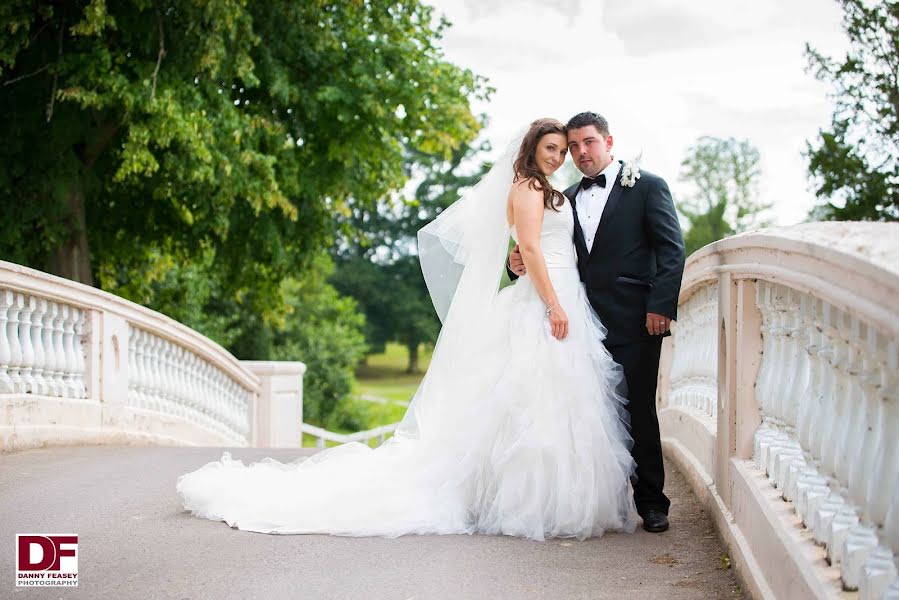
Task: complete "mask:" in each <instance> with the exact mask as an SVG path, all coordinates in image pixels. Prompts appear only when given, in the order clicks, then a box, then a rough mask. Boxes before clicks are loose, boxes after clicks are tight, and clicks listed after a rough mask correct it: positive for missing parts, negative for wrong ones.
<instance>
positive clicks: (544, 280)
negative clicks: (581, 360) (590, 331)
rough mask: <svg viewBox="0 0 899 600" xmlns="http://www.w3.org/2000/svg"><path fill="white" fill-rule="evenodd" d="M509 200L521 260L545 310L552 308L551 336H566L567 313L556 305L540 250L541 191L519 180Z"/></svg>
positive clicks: (554, 293) (556, 299)
mask: <svg viewBox="0 0 899 600" xmlns="http://www.w3.org/2000/svg"><path fill="white" fill-rule="evenodd" d="M509 201H510V202H511V204H512V216H513V221H514V223H515V230H516V231H517V232H518V247H519V250H520V251H521V259H522V261H523V262H524V267H525V269H526V270H527V274H528V276H530V278H531V281H533V282H534V288H535V289H536V290H537V293H538V294H540V298H541V299H542V300H543V303H544V304H545V305H546V308H547V310H550V309H551V312H550V314H549V320H550V324H551V326H552V332H553V336H554V337H555V338H556V339H560V340H561V339H563V338H565V336H567V335H568V316H567V315H566V314H565V311H564V309H563V308H562V307H561V306H559V297H558V295H556V290H555V288H553V284H552V282H551V281H550V279H549V272H548V271H547V269H546V261H545V260H544V258H543V252H542V251H541V250H540V228H541V227H542V225H543V210H544V206H543V192H541V191H538V190H533V189H531V188H530V187H529V186H528V182H527V181H520V182H518V183H516V184H514V185H513V186H512V191H511V192H510V193H509Z"/></svg>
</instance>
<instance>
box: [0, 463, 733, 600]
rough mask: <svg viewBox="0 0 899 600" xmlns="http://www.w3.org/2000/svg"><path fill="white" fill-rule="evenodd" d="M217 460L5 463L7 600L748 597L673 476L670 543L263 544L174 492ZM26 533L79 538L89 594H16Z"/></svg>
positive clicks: (278, 540) (1, 500)
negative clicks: (195, 511)
mask: <svg viewBox="0 0 899 600" xmlns="http://www.w3.org/2000/svg"><path fill="white" fill-rule="evenodd" d="M221 452H222V449H221V448H218V449H216V448H159V447H109V446H105V447H103V446H83V447H71V448H46V449H39V450H29V451H23V452H17V453H12V454H5V455H0V598H27V599H29V600H31V599H38V598H41V599H42V598H54V599H55V598H62V599H64V600H67V599H69V598H90V599H92V600H93V599H103V598H114V599H117V600H126V599H131V598H135V599H138V598H139V599H141V600H144V599H153V600H156V599H163V598H175V599H182V598H197V599H206V598H209V599H217V600H225V599H231V598H234V599H238V598H239V599H249V598H265V599H266V600H270V599H271V600H275V599H281V598H321V599H329V600H330V599H342V598H347V599H350V598H352V599H357V598H366V599H391V600H410V599H415V600H438V599H443V598H446V599H452V600H460V599H467V598H473V599H474V598H476V599H487V598H489V599H491V600H493V599H505V598H510V599H512V598H514V599H517V598H527V599H530V598H534V599H537V598H541V599H542V598H552V599H562V598H565V599H575V598H578V599H580V598H583V599H591V600H592V599H606V598H609V599H613V598H614V599H616V600H618V599H643V598H645V599H657V598H663V599H665V600H680V599H683V600H686V599H694V598H695V599H699V598H701V599H713V598H720V599H723V598H739V597H741V595H740V591H739V589H738V587H737V584H736V583H735V581H734V578H733V575H732V573H731V571H729V570H728V569H727V568H726V565H727V559H726V557H725V555H724V550H723V547H722V545H721V543H720V541H719V539H718V537H717V535H716V534H715V531H714V529H713V527H712V525H711V522H710V520H709V518H708V517H707V515H706V514H704V513H703V512H702V510H701V509H700V507H699V504H698V503H697V501H696V499H695V498H694V496H693V495H692V493H691V492H690V490H689V488H688V486H687V484H686V482H685V481H684V479H683V478H682V477H681V476H680V474H679V473H678V472H677V471H675V470H674V468H673V467H672V466H671V465H670V464H668V465H667V468H668V474H669V482H668V485H667V487H666V491H667V492H668V494H669V495H670V496H671V497H672V500H673V502H672V507H671V521H672V528H671V530H669V531H668V532H666V533H663V534H649V533H646V532H644V531H642V530H638V531H637V533H635V534H633V535H627V534H610V535H607V536H605V537H603V538H599V539H591V540H586V541H583V542H579V541H577V540H550V541H547V542H543V543H541V542H533V541H527V540H520V539H516V538H511V537H507V536H502V537H490V536H467V535H453V536H406V537H401V538H397V539H393V540H389V539H382V538H345V537H335V536H326V535H300V536H274V535H263V534H255V533H248V532H242V531H238V530H233V529H230V528H229V527H228V526H227V525H225V524H224V523H216V522H212V521H207V520H204V519H198V518H195V517H191V516H190V515H189V514H188V513H186V512H183V511H182V510H181V507H180V504H179V502H178V497H177V495H176V493H175V479H176V478H177V476H178V475H179V474H181V473H184V472H186V471H190V470H193V469H195V468H197V467H198V466H200V465H202V464H204V463H206V462H208V461H211V460H215V459H218V458H219V457H220V456H221ZM231 452H232V454H233V455H234V458H236V459H238V458H239V459H243V460H244V461H245V462H247V461H254V460H259V459H261V458H263V457H264V456H273V457H274V458H276V459H278V460H281V461H283V462H287V461H291V460H294V459H295V458H296V457H297V456H298V454H300V453H302V454H307V455H308V454H312V453H314V452H315V450H314V449H304V450H274V451H273V450H266V449H231ZM16 533H77V534H78V535H79V546H78V551H79V571H80V573H79V587H78V588H77V589H73V588H69V589H60V588H57V589H52V590H41V589H35V588H16V587H15V583H14V577H15V571H14V566H13V563H14V558H15V548H14V545H15V534H16Z"/></svg>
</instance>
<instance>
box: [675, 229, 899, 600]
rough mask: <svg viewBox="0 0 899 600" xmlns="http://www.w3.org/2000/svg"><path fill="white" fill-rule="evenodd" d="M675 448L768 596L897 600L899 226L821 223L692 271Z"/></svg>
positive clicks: (718, 251) (756, 238)
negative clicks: (850, 594)
mask: <svg viewBox="0 0 899 600" xmlns="http://www.w3.org/2000/svg"><path fill="white" fill-rule="evenodd" d="M679 316H680V319H679V321H678V323H677V324H676V326H675V328H674V335H673V336H672V339H671V340H670V341H666V343H665V347H664V351H663V369H662V372H661V373H660V386H659V419H660V422H661V426H662V433H663V443H664V445H665V449H666V451H667V453H668V455H669V456H671V457H672V458H673V459H674V460H675V461H676V462H677V463H678V464H679V465H680V466H681V467H682V469H683V470H684V471H685V472H686V473H687V474H688V478H689V479H690V480H691V483H692V484H693V486H694V489H695V490H696V491H697V492H698V494H699V496H700V498H701V499H703V500H704V501H705V503H706V504H707V506H708V507H709V508H710V510H711V512H712V514H713V515H715V517H716V524H717V526H718V528H719V530H720V531H721V533H722V537H723V538H724V540H725V542H726V543H727V545H728V548H729V550H730V553H731V556H732V557H733V558H734V559H735V560H734V564H735V567H736V569H737V573H738V575H739V576H740V577H741V579H742V580H743V581H744V582H746V584H747V586H748V588H749V590H750V592H751V593H752V595H753V596H754V597H755V598H837V597H842V596H841V594H845V593H846V592H847V591H856V590H857V597H858V598H860V599H861V600H873V599H880V598H899V580H897V569H896V557H897V555H899V225H894V224H881V223H854V224H849V223H816V224H808V225H800V226H796V227H790V228H783V229H774V230H765V231H760V232H756V233H751V234H744V235H741V236H735V237H733V238H730V239H727V240H724V241H721V242H718V243H715V244H712V245H710V246H707V247H706V248H704V249H702V250H700V251H699V252H697V253H695V254H694V255H693V256H691V257H690V259H689V260H688V264H687V270H686V273H685V277H684V285H683V289H682V292H681V301H680V306H679Z"/></svg>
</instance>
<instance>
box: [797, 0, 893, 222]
mask: <svg viewBox="0 0 899 600" xmlns="http://www.w3.org/2000/svg"><path fill="white" fill-rule="evenodd" d="M839 3H840V5H841V6H842V8H843V30H844V31H845V32H846V35H847V36H848V37H849V50H848V51H847V53H846V56H845V57H843V58H838V59H833V58H830V57H827V56H824V55H823V54H821V53H820V52H819V51H817V50H815V49H814V48H812V47H811V46H808V45H806V55H807V56H808V65H809V70H810V71H811V72H812V73H813V74H814V75H815V77H816V78H817V79H819V80H820V81H823V82H825V83H827V84H829V86H830V88H831V97H832V98H833V100H834V103H835V105H834V112H833V117H832V118H831V122H830V126H829V127H827V128H822V129H821V130H820V132H819V135H818V138H817V139H815V140H812V141H809V142H808V145H807V148H808V150H807V153H808V161H809V175H810V176H811V179H812V182H813V185H814V186H815V193H816V194H817V195H818V197H819V199H820V200H821V201H822V202H821V204H820V205H819V206H817V207H816V208H815V209H814V211H813V213H812V216H813V217H814V218H818V219H833V220H865V221H868V220H870V221H895V220H897V219H899V81H897V80H899V2H895V1H890V0H879V1H873V2H871V1H866V0H839Z"/></svg>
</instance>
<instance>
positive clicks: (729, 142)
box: [677, 136, 770, 255]
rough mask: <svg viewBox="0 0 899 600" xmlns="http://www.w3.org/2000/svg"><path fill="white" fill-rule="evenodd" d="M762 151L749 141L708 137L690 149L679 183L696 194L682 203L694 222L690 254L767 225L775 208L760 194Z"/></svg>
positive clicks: (684, 212) (682, 210) (679, 205)
mask: <svg viewBox="0 0 899 600" xmlns="http://www.w3.org/2000/svg"><path fill="white" fill-rule="evenodd" d="M759 159H760V157H759V151H758V150H757V149H756V148H755V147H754V146H753V145H752V144H751V143H750V142H749V141H748V140H737V139H734V138H727V139H722V138H716V137H709V136H703V137H701V138H699V139H698V140H697V141H696V143H695V144H693V145H692V146H691V147H690V148H689V150H687V156H686V157H685V158H684V160H683V161H682V162H681V167H682V171H681V174H680V179H681V180H682V181H685V182H687V183H689V184H691V187H692V190H693V191H692V193H691V194H690V195H688V196H687V197H686V199H685V200H682V201H680V202H678V203H677V208H678V211H679V212H680V213H681V214H682V215H683V216H684V217H685V218H686V220H687V222H688V223H689V228H688V229H687V233H686V234H685V235H684V243H685V244H686V246H687V254H688V255H689V254H692V253H693V252H695V251H696V250H698V249H700V248H702V247H703V246H705V245H706V244H710V243H712V242H714V241H717V240H720V239H722V238H725V237H727V236H729V235H733V234H734V233H737V232H740V231H745V230H746V229H750V228H752V227H758V226H761V225H763V221H762V220H761V219H760V217H761V215H760V213H762V212H763V211H764V210H766V209H768V208H770V205H766V204H763V203H761V202H759V201H758V200H757V198H756V196H757V184H758V178H759V176H760V175H761V170H760V169H759Z"/></svg>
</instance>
